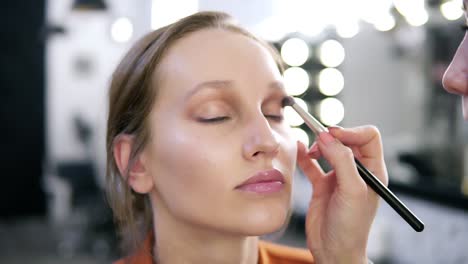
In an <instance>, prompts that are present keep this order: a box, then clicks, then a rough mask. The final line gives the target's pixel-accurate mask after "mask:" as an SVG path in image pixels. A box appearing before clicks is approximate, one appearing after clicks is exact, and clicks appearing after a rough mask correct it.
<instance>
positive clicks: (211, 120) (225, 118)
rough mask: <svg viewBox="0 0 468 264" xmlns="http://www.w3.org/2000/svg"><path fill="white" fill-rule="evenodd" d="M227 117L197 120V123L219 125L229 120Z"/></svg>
mask: <svg viewBox="0 0 468 264" xmlns="http://www.w3.org/2000/svg"><path fill="white" fill-rule="evenodd" d="M229 119H230V117H229V116H217V117H213V118H201V117H200V118H198V122H201V123H221V122H223V121H226V120H229Z"/></svg>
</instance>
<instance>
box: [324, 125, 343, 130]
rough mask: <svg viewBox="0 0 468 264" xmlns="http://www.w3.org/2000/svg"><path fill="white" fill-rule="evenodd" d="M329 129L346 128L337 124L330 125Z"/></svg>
mask: <svg viewBox="0 0 468 264" xmlns="http://www.w3.org/2000/svg"><path fill="white" fill-rule="evenodd" d="M328 129H344V128H343V127H340V126H336V125H335V126H329V127H328Z"/></svg>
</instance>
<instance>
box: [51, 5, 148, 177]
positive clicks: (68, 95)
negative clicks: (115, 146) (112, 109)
mask: <svg viewBox="0 0 468 264" xmlns="http://www.w3.org/2000/svg"><path fill="white" fill-rule="evenodd" d="M107 2H108V10H107V11H105V12H89V11H88V12H86V11H71V4H72V1H71V0H50V1H48V3H47V20H48V21H49V23H51V24H56V25H62V26H63V27H64V28H65V30H66V33H65V34H64V35H54V36H52V37H51V38H50V39H49V40H48V42H47V48H46V68H47V70H46V72H47V76H46V91H47V94H46V98H47V99H46V100H47V103H46V106H47V109H46V113H47V115H46V116H47V126H46V127H47V155H48V158H49V161H50V162H51V163H53V164H56V163H57V162H62V161H70V160H72V161H76V160H84V159H87V158H89V153H91V154H92V155H93V156H94V157H92V158H93V159H94V160H97V161H98V165H99V166H100V167H99V172H100V174H101V175H100V176H103V172H104V165H105V158H104V155H105V149H104V146H105V142H104V140H105V125H106V122H105V117H106V108H107V107H106V96H107V88H108V81H109V77H110V75H111V73H112V71H113V69H114V68H115V66H116V64H117V63H118V62H119V59H120V58H121V56H122V55H123V54H124V52H125V51H126V50H127V49H128V48H129V47H130V45H131V44H132V43H133V42H134V41H135V40H136V39H138V38H139V37H140V36H141V35H142V34H143V33H145V32H147V31H149V26H150V7H151V1H150V0H140V1H138V4H134V3H135V2H134V1H130V0H118V1H117V0H114V1H107ZM121 16H125V17H128V18H130V19H131V21H132V22H133V28H134V34H133V37H132V38H131V39H130V41H129V42H127V43H124V44H122V43H116V42H114V41H113V40H112V38H111V34H110V28H111V24H112V22H113V21H114V20H115V19H116V18H118V17H121ZM79 60H85V61H87V63H88V64H89V66H90V71H89V72H87V73H85V74H80V73H79V72H78V71H77V62H78V61H79ZM76 114H79V115H81V116H82V117H83V118H84V119H85V121H87V122H89V123H90V124H91V126H92V128H93V133H94V136H93V142H92V149H90V150H87V149H86V148H85V147H84V146H83V145H82V144H80V142H79V141H78V138H77V135H76V134H75V131H74V128H73V123H72V117H73V116H74V115H76ZM100 179H101V180H102V179H103V177H100Z"/></svg>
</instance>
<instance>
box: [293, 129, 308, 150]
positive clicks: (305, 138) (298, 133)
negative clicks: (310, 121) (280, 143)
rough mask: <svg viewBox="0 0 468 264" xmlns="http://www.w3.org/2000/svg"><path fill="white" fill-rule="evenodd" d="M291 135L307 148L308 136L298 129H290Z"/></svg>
mask: <svg viewBox="0 0 468 264" xmlns="http://www.w3.org/2000/svg"><path fill="white" fill-rule="evenodd" d="M291 135H292V136H293V138H294V139H296V140H299V141H300V142H302V143H304V145H306V146H309V142H310V140H309V135H307V133H306V132H305V131H304V130H302V129H301V128H298V127H293V128H291Z"/></svg>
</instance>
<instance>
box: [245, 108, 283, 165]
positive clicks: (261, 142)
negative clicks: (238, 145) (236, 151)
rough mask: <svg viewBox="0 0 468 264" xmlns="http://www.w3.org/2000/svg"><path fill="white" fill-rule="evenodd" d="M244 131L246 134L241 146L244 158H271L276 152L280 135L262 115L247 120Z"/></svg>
mask: <svg viewBox="0 0 468 264" xmlns="http://www.w3.org/2000/svg"><path fill="white" fill-rule="evenodd" d="M245 131H246V132H245V134H246V136H245V141H244V144H243V148H242V152H243V156H244V158H245V159H247V160H258V159H265V158H266V159H273V158H274V157H275V156H276V155H277V154H278V152H279V147H280V140H279V137H280V136H279V134H278V132H276V131H275V130H274V129H273V128H272V127H271V126H270V124H269V123H268V120H267V119H266V118H265V117H264V116H263V115H261V117H259V118H255V119H252V120H251V121H249V124H248V125H247V126H246V129H245Z"/></svg>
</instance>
